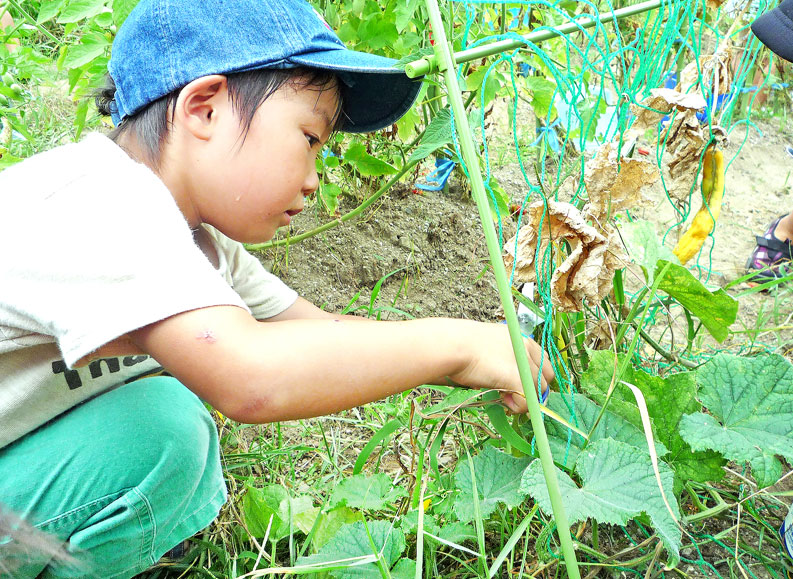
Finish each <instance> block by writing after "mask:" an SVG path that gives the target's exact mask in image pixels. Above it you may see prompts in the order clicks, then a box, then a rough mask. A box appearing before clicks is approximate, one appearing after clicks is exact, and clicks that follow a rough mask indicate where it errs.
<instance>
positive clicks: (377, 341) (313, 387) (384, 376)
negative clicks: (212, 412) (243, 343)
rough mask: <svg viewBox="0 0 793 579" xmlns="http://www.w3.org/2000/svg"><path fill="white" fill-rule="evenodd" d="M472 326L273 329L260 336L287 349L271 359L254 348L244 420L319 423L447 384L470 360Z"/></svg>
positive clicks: (316, 324)
mask: <svg viewBox="0 0 793 579" xmlns="http://www.w3.org/2000/svg"><path fill="white" fill-rule="evenodd" d="M469 324H470V323H469V322H461V321H457V320H445V319H430V320H417V321H411V322H386V323H377V322H370V323H359V320H346V319H342V320H341V321H324V320H323V321H316V320H301V321H294V322H278V323H276V324H269V325H268V327H266V328H263V329H264V330H266V333H267V334H270V335H272V336H275V339H276V340H278V341H280V342H281V343H282V345H283V347H282V348H278V350H279V351H278V353H277V355H275V352H273V353H272V354H274V355H271V353H270V351H269V350H270V349H269V347H268V346H265V347H264V349H263V350H258V351H257V350H256V349H255V346H253V344H250V345H249V351H248V354H247V355H249V356H251V357H255V358H256V361H255V362H254V364H255V365H256V366H257V368H258V370H257V371H256V372H255V375H256V376H257V379H255V382H256V385H255V387H254V391H252V392H251V395H250V396H249V397H248V399H247V400H246V401H243V406H244V407H245V409H244V410H243V412H242V414H243V415H244V416H245V417H246V420H245V421H247V422H271V421H277V420H288V419H296V418H307V417H311V416H321V415H325V414H330V413H333V412H338V411H340V410H344V409H347V408H352V407H355V406H359V405H361V404H365V403H367V402H371V401H373V400H379V399H382V398H385V397H387V396H390V395H392V394H395V393H398V392H402V391H404V390H407V389H409V388H412V387H414V386H418V385H420V384H427V383H445V377H446V376H452V375H456V374H458V373H459V372H461V371H462V370H463V369H464V367H465V364H466V362H467V360H468V359H469V358H470V356H468V355H467V354H466V349H467V345H466V344H465V343H464V338H463V336H464V334H465V333H466V329H465V327H466V326H467V325H469ZM264 339H266V340H267V341H268V342H269V339H268V338H264ZM290 344H292V345H290ZM295 344H296V346H295ZM261 393H264V396H263V397H260V394H261ZM249 410H252V411H253V412H251V413H249Z"/></svg>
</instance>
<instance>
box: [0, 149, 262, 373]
mask: <svg viewBox="0 0 793 579" xmlns="http://www.w3.org/2000/svg"><path fill="white" fill-rule="evenodd" d="M107 143H109V145H103V146H105V147H108V146H110V147H115V145H113V144H112V143H110V142H109V141H107ZM81 145H82V143H81ZM90 151H91V149H90V147H89V148H88V149H86V150H84V151H83V154H85V153H86V152H90ZM100 153H102V154H98V155H97V156H98V157H99V158H94V159H91V160H90V163H84V164H85V165H86V169H85V170H83V171H82V173H81V172H79V171H78V172H75V171H74V170H73V169H72V168H70V167H67V166H65V165H64V167H63V171H64V172H65V174H66V175H67V176H68V178H64V179H61V182H60V184H59V185H58V186H57V187H56V188H54V189H52V190H48V191H39V192H35V191H28V193H30V194H29V195H17V196H14V201H11V202H9V201H8V200H6V201H5V204H4V205H3V207H4V208H5V210H6V211H11V213H7V216H10V215H13V216H14V218H13V219H11V218H8V219H2V229H3V231H2V233H1V234H0V242H1V243H2V244H3V245H5V244H6V243H12V244H14V246H13V247H10V246H8V245H6V247H7V248H10V249H12V251H6V253H7V254H8V255H4V256H3V259H2V260H0V262H2V263H0V280H2V287H3V292H2V293H3V297H2V304H0V318H2V319H3V322H4V323H5V324H6V325H10V326H11V327H17V328H21V329H22V330H24V331H30V332H37V333H43V334H46V335H50V336H52V337H53V338H54V340H55V342H56V343H57V344H58V346H59V348H60V350H61V353H62V354H63V357H64V361H65V362H66V364H67V365H68V366H70V367H71V366H73V365H74V364H75V363H76V362H77V361H78V360H80V359H81V358H83V357H85V356H87V355H88V354H90V353H91V352H93V351H95V350H96V349H98V348H99V347H101V346H103V345H105V344H107V343H108V342H110V341H112V340H114V339H115V338H117V337H119V336H122V335H124V334H126V333H128V332H130V331H133V330H135V329H138V328H141V327H143V326H145V325H148V324H151V323H153V322H156V321H159V320H163V319H165V318H167V317H170V316H173V315H175V314H178V313H182V312H186V311H189V310H194V309H198V308H204V307H208V306H217V305H231V306H237V307H241V308H244V309H246V310H247V309H248V308H247V306H246V305H245V303H244V301H243V300H242V299H241V298H240V296H239V295H238V294H237V293H236V292H235V291H234V290H233V289H232V288H231V287H229V285H228V283H226V280H224V279H223V277H222V276H221V275H219V273H218V272H217V271H216V270H215V268H214V267H213V266H212V264H211V263H210V262H209V260H208V259H207V258H206V257H205V256H204V254H203V253H202V251H201V250H200V248H199V247H198V246H197V245H196V244H195V243H194V242H193V236H192V232H191V231H190V228H189V226H188V224H187V222H186V220H185V218H184V216H183V215H182V213H181V211H180V210H179V208H178V207H177V205H176V202H175V201H174V199H173V197H172V196H171V194H170V192H169V191H168V189H166V187H165V185H164V184H163V183H162V182H161V181H160V180H159V178H158V177H157V176H156V175H154V174H153V173H152V172H151V171H150V170H149V169H148V168H146V167H145V166H143V165H140V164H137V163H134V162H132V161H130V159H129V158H128V157H126V154H124V153H123V151H121V150H120V149H117V147H116V150H115V151H111V153H110V154H109V155H107V154H105V155H104V157H103V156H102V155H103V154H104V149H103V150H102V151H100ZM62 156H63V157H64V158H63V159H61V160H60V161H58V162H61V163H68V162H71V163H76V162H77V160H76V159H72V160H71V161H70V160H69V156H68V155H62ZM56 161H57V159H56ZM53 165H57V162H55V161H53V160H52V159H49V162H48V163H45V164H44V165H43V166H42V167H41V170H44V169H45V168H46V170H47V171H58V169H59V168H58V167H57V166H53ZM30 168H31V170H34V171H35V170H36V168H35V164H32V166H31V167H30ZM11 183H12V184H13V179H12V180H11ZM4 184H5V183H4ZM19 186H20V187H24V183H23V182H20V183H19ZM9 205H10V207H9Z"/></svg>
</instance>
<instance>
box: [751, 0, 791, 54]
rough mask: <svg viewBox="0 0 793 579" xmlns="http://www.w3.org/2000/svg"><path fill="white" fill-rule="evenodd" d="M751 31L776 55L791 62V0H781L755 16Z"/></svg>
mask: <svg viewBox="0 0 793 579" xmlns="http://www.w3.org/2000/svg"><path fill="white" fill-rule="evenodd" d="M752 32H754V35H755V36H757V38H758V39H760V42H762V43H763V44H765V45H766V46H767V47H768V48H770V49H771V50H772V51H774V52H775V53H776V54H777V56H781V57H782V58H784V59H785V60H787V61H790V62H793V0H782V2H780V3H779V6H777V7H776V8H774V9H773V10H769V11H768V12H766V13H765V14H763V15H761V16H760V17H759V18H757V19H756V20H755V21H754V22H753V23H752Z"/></svg>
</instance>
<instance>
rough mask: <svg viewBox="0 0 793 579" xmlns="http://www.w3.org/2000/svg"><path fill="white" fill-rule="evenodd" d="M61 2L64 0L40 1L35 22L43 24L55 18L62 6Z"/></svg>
mask: <svg viewBox="0 0 793 579" xmlns="http://www.w3.org/2000/svg"><path fill="white" fill-rule="evenodd" d="M63 3H64V0H44V2H42V3H41V8H40V9H39V14H38V16H37V17H36V22H38V23H39V24H44V23H45V22H49V21H50V20H52V19H53V18H55V16H56V15H57V14H58V11H59V10H60V9H61V6H63Z"/></svg>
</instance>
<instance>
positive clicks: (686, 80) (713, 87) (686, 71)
mask: <svg viewBox="0 0 793 579" xmlns="http://www.w3.org/2000/svg"><path fill="white" fill-rule="evenodd" d="M732 57H733V49H732V47H730V46H724V47H722V48H720V49H719V51H718V52H717V53H716V54H711V55H707V56H699V57H698V58H697V60H694V61H691V62H689V63H688V64H687V65H686V66H685V68H683V70H682V72H681V73H680V80H679V82H678V83H677V88H676V90H677V91H680V92H681V93H686V94H692V92H693V93H699V94H703V93H705V92H707V93H709V94H723V93H726V92H729V91H730V90H731V88H732V82H733V78H734V76H735V75H734V74H733V70H732V63H733V62H734V59H733V58H732ZM705 88H707V91H705V90H703V89H705Z"/></svg>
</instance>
